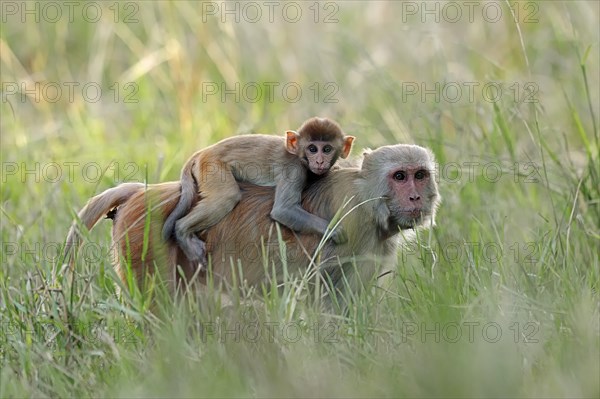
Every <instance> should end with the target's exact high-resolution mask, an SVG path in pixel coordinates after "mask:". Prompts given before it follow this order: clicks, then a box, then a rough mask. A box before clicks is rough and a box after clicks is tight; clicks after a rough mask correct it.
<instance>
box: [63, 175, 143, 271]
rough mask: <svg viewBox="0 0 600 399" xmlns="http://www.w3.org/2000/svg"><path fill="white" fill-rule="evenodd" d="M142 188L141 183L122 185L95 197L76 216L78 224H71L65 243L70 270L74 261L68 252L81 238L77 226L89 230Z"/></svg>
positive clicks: (65, 252)
mask: <svg viewBox="0 0 600 399" xmlns="http://www.w3.org/2000/svg"><path fill="white" fill-rule="evenodd" d="M144 187H145V185H144V184H143V183H123V184H120V185H118V186H117V187H113V188H109V189H108V190H106V191H104V192H103V193H100V194H98V195H96V196H95V197H93V198H92V199H90V200H89V201H88V202H87V204H85V206H84V207H83V209H82V210H81V211H79V213H78V214H77V217H78V219H79V221H80V223H79V222H78V221H77V220H76V221H75V222H73V224H72V225H71V228H70V229H69V234H68V235H67V240H66V243H65V251H64V256H65V261H66V260H67V257H68V258H69V261H68V263H69V267H70V268H71V269H73V266H74V261H75V259H74V256H73V255H72V254H70V252H71V250H72V249H73V247H77V246H78V245H79V241H80V237H81V233H80V231H79V225H80V224H81V225H83V226H85V228H86V229H88V230H91V229H92V227H94V226H95V225H96V223H97V222H98V221H99V220H100V218H102V216H106V215H108V213H109V212H110V211H111V210H112V209H114V208H115V207H117V206H119V205H121V204H122V203H124V202H125V201H127V200H128V199H129V198H130V197H131V196H132V195H134V194H135V193H137V192H139V191H140V190H143V189H144Z"/></svg>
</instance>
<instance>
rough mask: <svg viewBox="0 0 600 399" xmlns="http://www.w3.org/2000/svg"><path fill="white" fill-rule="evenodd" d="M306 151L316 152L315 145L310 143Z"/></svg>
mask: <svg viewBox="0 0 600 399" xmlns="http://www.w3.org/2000/svg"><path fill="white" fill-rule="evenodd" d="M308 151H310V152H312V153H313V154H314V153H316V152H317V146H316V145H314V144H311V145H309V146H308Z"/></svg>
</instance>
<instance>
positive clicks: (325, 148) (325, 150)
mask: <svg viewBox="0 0 600 399" xmlns="http://www.w3.org/2000/svg"><path fill="white" fill-rule="evenodd" d="M331 151H333V147H332V146H330V145H329V144H327V145H326V146H325V147H323V152H324V153H325V154H329V153H330V152H331Z"/></svg>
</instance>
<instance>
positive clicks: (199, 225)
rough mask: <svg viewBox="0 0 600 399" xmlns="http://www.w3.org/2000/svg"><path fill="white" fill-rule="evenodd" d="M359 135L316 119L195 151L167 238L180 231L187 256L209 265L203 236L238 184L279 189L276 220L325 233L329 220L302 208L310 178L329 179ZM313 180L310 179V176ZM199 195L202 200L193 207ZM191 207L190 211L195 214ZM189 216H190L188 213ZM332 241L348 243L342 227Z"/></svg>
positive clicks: (236, 196)
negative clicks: (282, 134) (278, 132)
mask: <svg viewBox="0 0 600 399" xmlns="http://www.w3.org/2000/svg"><path fill="white" fill-rule="evenodd" d="M353 141H354V137H352V136H345V135H344V133H343V132H342V129H341V128H340V126H339V125H338V124H337V123H335V122H334V121H332V120H330V119H327V118H316V117H315V118H311V119H308V120H307V121H305V122H304V123H303V124H302V126H300V129H298V132H295V131H291V130H289V131H287V132H286V137H285V138H284V137H277V136H268V135H259V134H251V135H244V136H236V137H231V138H228V139H225V140H222V141H220V142H218V143H216V144H214V145H212V146H210V147H207V148H205V149H202V150H200V151H198V152H196V153H195V154H194V155H192V156H191V157H190V159H189V160H188V161H187V162H186V164H185V166H184V167H183V170H182V172H181V197H180V199H179V202H178V204H177V206H176V207H175V209H174V210H173V212H171V213H170V214H169V216H168V217H167V220H166V221H165V225H164V227H163V239H165V240H168V239H169V238H170V237H172V235H173V230H174V231H175V238H176V239H177V243H178V244H179V246H180V247H181V249H182V250H183V252H184V253H185V255H186V257H187V258H188V259H189V260H190V261H191V262H192V263H196V264H198V265H200V266H201V265H202V264H206V247H205V243H204V241H202V240H201V239H200V238H198V235H197V234H198V233H200V232H201V231H203V230H206V229H207V228H209V227H210V226H213V225H215V224H216V223H218V222H219V221H220V220H221V219H222V218H223V217H224V216H225V215H227V214H228V213H229V212H231V210H232V209H233V208H234V207H235V206H236V204H237V203H238V202H239V201H240V198H241V197H242V193H241V191H240V187H239V185H238V182H240V181H243V182H247V183H252V184H257V185H260V186H275V201H274V203H273V208H272V210H271V213H270V214H271V217H272V218H273V219H274V220H276V221H277V222H279V223H281V224H283V225H284V226H286V227H289V228H290V229H292V230H294V231H298V232H301V233H313V234H319V235H323V234H325V232H326V230H327V226H328V225H329V222H328V220H326V219H323V218H322V217H318V216H315V215H313V214H311V213H309V212H307V211H306V210H304V209H303V208H302V207H301V206H300V199H301V193H302V190H303V189H304V187H305V186H306V183H307V180H308V179H310V180H312V179H313V176H324V175H325V174H326V173H327V172H328V171H329V169H331V167H332V166H333V164H334V163H335V162H336V160H337V159H338V157H341V158H346V157H347V156H348V154H349V153H350V150H351V148H352V142H353ZM311 174H312V175H313V176H309V175H311ZM198 192H199V194H200V197H201V198H202V201H200V202H198V203H197V204H196V205H195V206H194V207H193V208H192V201H193V199H194V198H195V197H196V196H197V195H198ZM190 209H191V211H190ZM188 212H189V213H188ZM331 238H332V240H333V242H335V243H336V244H341V243H343V242H344V241H345V240H346V237H345V234H344V232H343V230H342V229H336V230H334V231H333V232H332V236H331Z"/></svg>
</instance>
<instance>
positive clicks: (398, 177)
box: [394, 170, 406, 181]
mask: <svg viewBox="0 0 600 399" xmlns="http://www.w3.org/2000/svg"><path fill="white" fill-rule="evenodd" d="M404 179H406V173H404V172H403V171H401V170H399V171H398V172H396V173H394V180H398V181H402V180H404Z"/></svg>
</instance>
